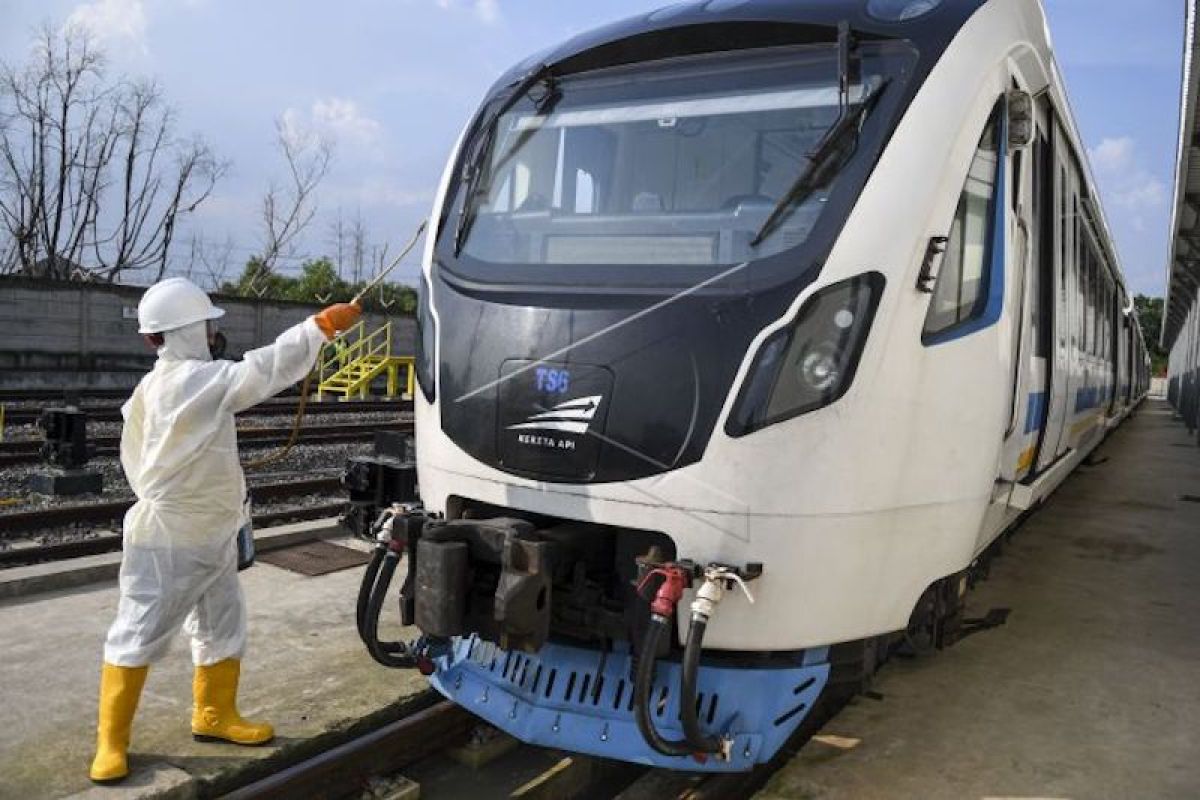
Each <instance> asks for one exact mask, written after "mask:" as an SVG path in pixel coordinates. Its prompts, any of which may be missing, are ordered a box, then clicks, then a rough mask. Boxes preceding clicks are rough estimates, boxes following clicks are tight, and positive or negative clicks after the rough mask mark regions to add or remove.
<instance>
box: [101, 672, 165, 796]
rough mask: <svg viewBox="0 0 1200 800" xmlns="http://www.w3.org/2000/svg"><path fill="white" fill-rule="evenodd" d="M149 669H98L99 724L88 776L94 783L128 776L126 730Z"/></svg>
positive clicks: (129, 725) (127, 730) (131, 720)
mask: <svg viewBox="0 0 1200 800" xmlns="http://www.w3.org/2000/svg"><path fill="white" fill-rule="evenodd" d="M149 670H150V668H149V667H117V666H114V665H112V664H108V663H105V664H104V666H103V667H102V668H101V670H100V722H99V724H98V725H97V726H96V757H95V758H94V759H93V760H92V768H91V770H90V771H89V772H88V777H90V778H91V779H92V780H94V781H96V782H97V783H107V782H109V781H119V780H121V779H122V778H124V777H125V776H126V775H128V774H129V764H128V761H127V760H126V753H127V752H128V751H129V730H130V728H132V727H133V715H134V713H136V712H137V705H138V698H140V697H141V696H142V686H143V685H145V683H146V673H147V672H149Z"/></svg>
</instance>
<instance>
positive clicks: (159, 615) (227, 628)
mask: <svg viewBox="0 0 1200 800" xmlns="http://www.w3.org/2000/svg"><path fill="white" fill-rule="evenodd" d="M224 313H225V312H224V311H222V310H221V309H219V308H216V307H215V306H213V304H212V302H211V301H210V300H209V299H208V296H207V295H206V294H205V293H204V292H203V291H202V290H201V289H200V288H199V287H197V286H196V285H195V284H193V283H191V282H190V281H188V280H186V279H184V278H170V279H168V280H165V281H162V282H161V283H158V284H155V285H154V286H152V287H150V288H149V289H148V290H146V293H145V294H144V295H143V296H142V299H141V302H140V303H139V304H138V323H139V332H140V333H142V334H143V335H145V338H146V339H147V341H148V342H149V343H150V344H152V345H153V346H154V347H156V349H157V351H158V361H157V362H156V363H155V364H154V368H153V369H152V370H151V371H150V373H149V374H148V375H146V376H145V377H144V378H142V381H141V382H140V383H139V384H138V386H137V388H136V389H135V390H134V392H133V396H132V397H130V398H129V401H128V402H126V403H125V405H124V406H123V407H122V408H121V414H122V416H123V417H124V420H125V424H124V427H123V429H122V432H121V466H122V467H123V468H124V470H125V475H126V478H127V479H128V481H129V485H130V487H131V488H132V489H133V492H134V494H136V495H137V502H136V503H134V505H133V507H132V508H130V509H129V511H128V512H127V513H126V515H125V527H124V536H125V540H124V555H123V557H122V560H121V578H120V588H121V598H120V603H119V605H118V607H117V618H116V621H114V622H113V624H112V627H111V628H110V629H109V631H108V637H107V640H106V641H105V644H104V665H103V668H102V671H101V678H100V713H99V726H98V729H97V737H96V738H97V742H96V757H95V760H94V761H93V762H92V767H91V771H90V775H91V778H92V779H93V780H95V781H114V780H119V779H121V778H123V777H125V775H126V774H128V766H127V763H126V751H127V749H128V747H129V736H130V728H131V726H132V723H133V716H134V713H135V712H136V710H137V703H138V698H139V696H140V694H141V690H142V685H143V684H144V682H145V680H146V673H147V670H148V668H149V665H150V664H151V663H152V662H154V661H155V660H157V659H158V658H160V657H161V656H162V655H163V654H164V653H166V650H167V648H168V646H169V645H170V642H171V639H172V638H173V637H174V635H175V633H176V632H177V631H178V630H179V629H180V627H181V626H182V627H183V628H184V630H186V631H187V633H188V635H189V636H190V637H191V649H192V661H193V662H194V664H195V681H194V684H193V699H194V705H193V711H192V733H193V735H194V736H195V737H196V738H197V739H200V740H223V741H230V742H235V743H237V744H246V745H255V744H263V743H265V742H267V741H269V740H270V739H271V738H272V737H273V736H274V730H273V729H272V727H271V726H270V725H269V724H267V723H263V722H248V721H247V720H245V719H243V718H242V717H241V715H239V714H238V710H237V703H236V699H237V686H238V676H239V674H240V666H241V658H242V653H243V651H244V650H245V647H246V609H245V605H244V602H243V599H242V590H241V586H240V585H239V583H238V574H237V531H238V529H239V528H240V527H241V525H242V524H243V517H244V514H245V512H244V510H243V508H244V505H243V501H244V500H245V498H246V484H245V480H244V478H243V476H242V467H241V464H240V463H239V461H238V450H237V433H236V430H235V427H234V414H236V413H238V412H239V411H243V410H245V409H247V408H250V407H251V406H253V405H256V404H258V403H260V402H262V401H263V400H266V399H267V398H268V397H271V396H272V395H275V394H277V393H279V392H280V391H282V390H283V389H285V388H287V387H289V386H291V385H293V384H294V383H296V382H297V381H299V380H301V379H302V378H304V376H305V375H306V374H307V373H308V371H309V370H310V369H312V367H313V365H314V364H315V362H316V360H317V356H318V353H319V351H320V349H321V346H322V345H323V344H324V343H325V342H326V341H328V340H329V339H332V338H333V336H334V335H335V333H336V332H337V331H341V330H346V329H347V328H349V327H351V326H352V325H353V324H354V323H355V322H356V321H357V319H358V317H359V315H360V314H361V309H360V308H359V307H358V306H357V305H352V304H348V303H339V304H336V305H333V306H330V307H329V308H326V309H325V310H324V311H322V312H321V313H319V314H317V315H316V316H314V317H310V318H309V319H307V320H305V321H304V322H301V323H300V324H299V325H296V326H294V327H292V328H289V329H288V330H286V331H284V332H283V333H282V334H281V335H280V336H279V338H278V339H276V340H275V343H274V344H272V345H268V346H267V347H262V348H259V349H257V350H251V351H249V352H248V353H246V354H245V357H244V360H243V361H241V362H237V363H235V362H233V361H214V360H212V357H211V356H210V354H209V344H210V342H211V341H212V340H213V339H214V337H215V333H216V331H215V326H214V323H213V320H216V319H217V318H218V317H221V316H222V315H223V314H224Z"/></svg>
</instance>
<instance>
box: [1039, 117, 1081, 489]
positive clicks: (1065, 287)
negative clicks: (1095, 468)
mask: <svg viewBox="0 0 1200 800" xmlns="http://www.w3.org/2000/svg"><path fill="white" fill-rule="evenodd" d="M1051 118H1052V119H1053V114H1051ZM1052 125H1053V128H1052V130H1053V136H1052V137H1051V142H1050V148H1049V151H1050V153H1051V154H1052V156H1053V158H1051V159H1048V162H1049V163H1048V164H1047V168H1048V169H1049V170H1050V173H1051V183H1052V184H1053V186H1052V191H1051V192H1050V197H1049V198H1048V199H1049V201H1050V203H1049V204H1050V206H1051V210H1050V214H1051V215H1052V216H1053V224H1052V225H1051V226H1050V229H1051V232H1052V234H1053V236H1054V247H1053V269H1052V270H1050V271H1051V273H1052V278H1053V280H1052V283H1053V294H1054V301H1053V313H1052V316H1053V329H1054V330H1053V342H1054V354H1053V358H1052V364H1051V367H1050V370H1049V371H1050V385H1049V391H1048V393H1047V406H1048V410H1047V414H1046V427H1045V429H1044V430H1043V432H1042V437H1041V445H1040V447H1039V449H1038V453H1037V460H1036V462H1035V463H1036V467H1037V471H1038V472H1040V471H1042V470H1044V469H1045V468H1046V467H1048V466H1050V465H1051V464H1053V463H1054V461H1055V460H1056V459H1057V458H1058V456H1059V453H1060V452H1061V449H1062V448H1064V447H1065V442H1066V436H1065V434H1066V433H1067V431H1069V428H1070V426H1069V415H1070V412H1071V404H1070V402H1069V399H1070V394H1069V393H1070V390H1071V388H1072V385H1073V384H1074V381H1073V380H1072V377H1071V373H1072V370H1073V367H1074V363H1073V362H1074V348H1075V336H1076V334H1075V328H1074V318H1075V315H1074V313H1073V312H1074V304H1075V298H1074V294H1075V285H1074V284H1075V279H1074V270H1073V261H1074V258H1073V254H1074V252H1075V241H1074V236H1073V232H1074V220H1073V218H1072V214H1071V199H1072V197H1073V189H1074V186H1075V180H1076V179H1075V176H1074V174H1073V168H1072V158H1071V149H1070V140H1069V139H1068V138H1067V137H1066V135H1065V133H1064V131H1063V129H1062V126H1061V125H1060V124H1058V122H1057V120H1055V121H1054V122H1053V123H1052Z"/></svg>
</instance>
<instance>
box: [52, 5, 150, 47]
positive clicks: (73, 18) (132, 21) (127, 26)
mask: <svg viewBox="0 0 1200 800" xmlns="http://www.w3.org/2000/svg"><path fill="white" fill-rule="evenodd" d="M67 26H68V27H71V26H79V27H82V28H86V29H88V30H89V31H91V32H92V33H93V34H94V35H95V36H96V37H97V38H98V39H101V40H102V41H105V42H108V43H110V44H112V43H121V44H126V45H128V44H133V45H135V46H137V47H139V48H141V49H142V50H145V47H146V9H145V7H144V6H143V5H142V0H93V2H90V3H83V4H81V5H78V6H76V7H75V9H74V10H73V11H72V12H71V13H70V15H68V16H67Z"/></svg>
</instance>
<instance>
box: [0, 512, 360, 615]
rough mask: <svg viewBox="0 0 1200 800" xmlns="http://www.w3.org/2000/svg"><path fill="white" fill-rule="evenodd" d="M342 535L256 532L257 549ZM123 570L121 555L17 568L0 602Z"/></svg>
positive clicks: (310, 528) (305, 525)
mask: <svg viewBox="0 0 1200 800" xmlns="http://www.w3.org/2000/svg"><path fill="white" fill-rule="evenodd" d="M340 533H343V531H342V529H341V528H339V527H338V524H337V520H336V519H319V520H312V521H309V522H296V523H292V524H290V525H279V526H276V527H273V528H263V529H262V530H260V531H256V532H255V535H254V547H255V549H256V550H257V551H258V552H259V553H266V552H270V551H271V550H278V549H280V548H283V547H291V546H292V545H295V544H300V543H302V542H307V541H312V540H314V539H320V538H323V537H326V536H335V535H338V534H340ZM120 570H121V553H120V552H116V553H104V554H103V555H98V556H85V557H83V558H74V559H70V560H67V561H52V562H49V563H46V564H34V565H32V566H28V567H13V568H12V569H6V570H3V571H0V600H6V599H10V598H16V597H27V596H29V595H33V594H41V593H43V592H50V591H54V590H56V589H73V588H76V587H79V586H86V585H88V584H92V583H100V582H102V581H107V580H115V579H116V577H117V575H118V573H119V572H120Z"/></svg>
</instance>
